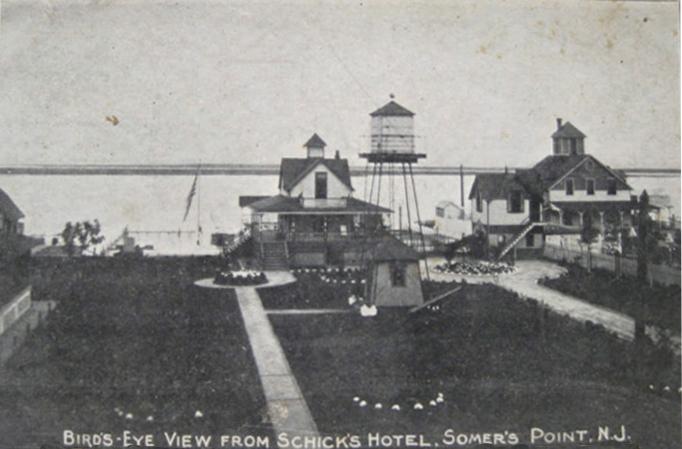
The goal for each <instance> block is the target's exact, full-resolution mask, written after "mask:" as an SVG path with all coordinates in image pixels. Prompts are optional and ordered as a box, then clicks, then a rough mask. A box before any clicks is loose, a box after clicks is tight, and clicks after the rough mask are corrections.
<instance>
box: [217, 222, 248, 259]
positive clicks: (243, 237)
mask: <svg viewBox="0 0 682 449" xmlns="http://www.w3.org/2000/svg"><path fill="white" fill-rule="evenodd" d="M250 239H251V228H246V229H245V230H244V231H243V232H242V233H240V234H239V235H238V236H237V237H236V238H235V239H234V240H232V241H231V242H230V243H229V244H228V245H226V246H225V247H224V248H223V255H225V256H229V255H231V254H232V253H234V252H235V251H237V250H238V249H239V248H241V247H242V246H243V245H244V244H245V243H246V242H248V241H249V240H250Z"/></svg>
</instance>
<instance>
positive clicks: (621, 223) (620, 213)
mask: <svg viewBox="0 0 682 449" xmlns="http://www.w3.org/2000/svg"><path fill="white" fill-rule="evenodd" d="M618 218H619V220H620V223H619V224H620V227H621V228H622V227H623V225H624V224H625V212H623V211H622V210H621V211H618Z"/></svg>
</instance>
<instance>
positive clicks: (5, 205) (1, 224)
mask: <svg viewBox="0 0 682 449" xmlns="http://www.w3.org/2000/svg"><path fill="white" fill-rule="evenodd" d="M23 218H24V213H23V212H22V211H21V209H19V207H18V206H17V205H16V204H15V203H14V201H12V198H10V197H9V195H7V193H6V192H5V191H4V190H2V189H0V235H1V236H2V238H4V239H7V238H10V237H11V236H14V235H21V234H23V232H24V226H23V223H22V222H21V220H22V219H23Z"/></svg>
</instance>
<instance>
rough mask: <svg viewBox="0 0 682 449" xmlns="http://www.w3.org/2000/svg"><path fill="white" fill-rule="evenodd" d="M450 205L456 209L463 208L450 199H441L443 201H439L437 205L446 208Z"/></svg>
mask: <svg viewBox="0 0 682 449" xmlns="http://www.w3.org/2000/svg"><path fill="white" fill-rule="evenodd" d="M450 206H452V207H454V208H456V209H460V210H461V209H462V208H461V207H459V206H458V205H456V204H455V203H454V201H450V200H441V201H438V203H436V207H442V208H446V207H450Z"/></svg>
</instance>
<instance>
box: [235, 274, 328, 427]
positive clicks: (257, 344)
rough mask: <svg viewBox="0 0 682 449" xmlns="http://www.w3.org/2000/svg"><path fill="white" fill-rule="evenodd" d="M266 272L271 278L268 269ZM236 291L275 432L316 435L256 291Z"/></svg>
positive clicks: (242, 288) (243, 289)
mask: <svg viewBox="0 0 682 449" xmlns="http://www.w3.org/2000/svg"><path fill="white" fill-rule="evenodd" d="M266 274H267V276H268V279H271V275H270V272H268V273H266ZM235 292H236V294H237V301H238V302H239V308H240V310H241V313H242V317H243V319H244V327H245V328H246V333H247V334H248V336H249V343H250V345H251V351H252V353H253V357H254V359H255V361H256V366H257V368H258V374H259V375H260V379H261V384H262V385H263V392H264V394H265V400H266V402H267V407H268V415H269V416H270V421H271V422H272V425H273V427H274V430H275V433H280V432H287V433H288V434H289V435H309V436H317V435H318V431H317V426H316V425H315V421H314V420H313V418H312V415H311V413H310V409H309V408H308V404H307V403H306V401H305V398H304V397H303V394H302V393H301V389H300V388H299V386H298V382H296V378H295V377H294V374H293V373H292V371H291V367H290V366H289V362H288V361H287V359H286V356H285V355H284V350H283V349H282V346H281V345H280V343H279V339H278V338H277V335H275V332H274V330H273V328H272V324H271V323H270V320H269V319H268V316H267V313H266V311H265V308H264V307H263V302H262V301H261V299H260V296H258V292H257V291H256V289H255V288H252V287H238V288H235Z"/></svg>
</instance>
